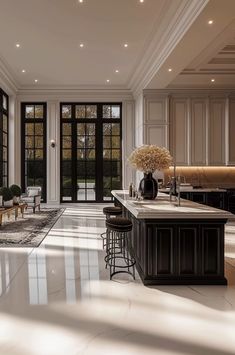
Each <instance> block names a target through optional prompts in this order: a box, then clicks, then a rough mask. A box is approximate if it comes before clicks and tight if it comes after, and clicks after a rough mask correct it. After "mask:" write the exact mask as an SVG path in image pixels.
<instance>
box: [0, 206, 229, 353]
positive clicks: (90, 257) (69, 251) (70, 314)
mask: <svg viewBox="0 0 235 355" xmlns="http://www.w3.org/2000/svg"><path fill="white" fill-rule="evenodd" d="M102 208H103V206H101V205H94V204H91V205H90V206H89V205H88V206H81V205H77V206H76V207H72V206H71V207H69V208H67V209H66V211H65V212H64V214H63V215H62V216H61V217H60V219H59V220H58V221H57V223H56V224H55V225H54V227H53V228H52V230H51V231H50V233H49V234H48V236H47V237H46V238H45V240H44V241H43V243H42V245H41V246H40V247H39V248H34V249H29V248H27V249H24V248H20V249H17V248H2V249H0V295H1V298H0V312H1V317H0V354H4V355H64V354H69V355H81V354H82V355H101V354H102V355H103V354H105V355H110V354H114V355H120V354H123V355H142V354H146V355H153V354H154V355H155V354H157V355H165V354H167V355H182V354H191V355H199V354H200V355H202V354H203V355H207V354H213V355H214V354H215V355H232V354H234V353H235V337H234V329H235V278H234V275H235V249H234V245H235V223H234V222H230V223H229V224H227V225H226V277H227V279H228V286H189V287H188V286H158V287H145V286H143V284H142V282H141V281H140V279H139V277H137V279H136V281H133V280H132V278H129V277H128V276H127V275H119V276H118V278H115V279H114V281H110V280H109V272H108V270H106V269H105V267H104V261H103V257H104V251H103V250H102V241H101V239H100V237H99V234H100V232H101V231H104V218H103V215H102ZM227 232H228V233H227ZM227 256H228V257H227Z"/></svg>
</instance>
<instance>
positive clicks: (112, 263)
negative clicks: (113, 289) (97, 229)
mask: <svg viewBox="0 0 235 355" xmlns="http://www.w3.org/2000/svg"><path fill="white" fill-rule="evenodd" d="M106 227H107V240H106V257H105V261H106V265H109V268H110V280H111V279H112V277H113V276H114V275H116V274H119V273H127V274H130V275H132V277H133V278H134V279H135V263H136V261H135V259H134V257H133V256H132V255H131V254H130V246H131V243H130V233H129V232H130V231H131V230H132V222H131V221H130V220H129V219H127V218H123V217H116V218H109V219H107V220H106ZM131 269H132V272H131Z"/></svg>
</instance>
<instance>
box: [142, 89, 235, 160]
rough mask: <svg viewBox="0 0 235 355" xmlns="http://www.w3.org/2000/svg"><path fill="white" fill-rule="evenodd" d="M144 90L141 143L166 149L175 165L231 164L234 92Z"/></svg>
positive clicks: (234, 142)
mask: <svg viewBox="0 0 235 355" xmlns="http://www.w3.org/2000/svg"><path fill="white" fill-rule="evenodd" d="M164 93H165V94H163V91H160V90H159V91H158V90H150V92H148V90H146V91H145V92H144V101H145V105H144V119H143V121H144V125H143V127H144V143H145V144H156V145H159V146H164V147H166V148H168V149H170V152H171V154H172V156H173V157H174V161H175V162H176V164H177V165H178V166H226V165H235V139H234V132H235V97H234V95H235V94H234V91H233V92H231V95H229V93H228V92H225V91H221V92H213V91H206V90H205V91H203V90H200V91H190V90H189V91H186V90H183V89H182V90H175V91H174V90H173V91H171V92H170V91H168V92H167V91H164Z"/></svg>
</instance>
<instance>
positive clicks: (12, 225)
mask: <svg viewBox="0 0 235 355" xmlns="http://www.w3.org/2000/svg"><path fill="white" fill-rule="evenodd" d="M63 212H64V209H62V208H57V209H55V208H54V209H52V208H44V209H41V211H37V212H36V213H35V214H34V213H32V212H31V211H29V210H28V211H26V212H25V213H24V218H22V217H20V216H19V217H18V219H17V221H14V220H13V219H11V220H9V221H8V220H7V219H5V220H4V222H3V224H2V226H0V248H1V247H31V248H35V247H38V246H39V245H40V244H41V242H42V241H43V239H44V238H45V237H46V235H47V234H48V232H49V231H50V229H51V228H52V227H53V225H54V224H55V222H56V221H57V220H58V219H59V217H60V216H61V215H62V213H63Z"/></svg>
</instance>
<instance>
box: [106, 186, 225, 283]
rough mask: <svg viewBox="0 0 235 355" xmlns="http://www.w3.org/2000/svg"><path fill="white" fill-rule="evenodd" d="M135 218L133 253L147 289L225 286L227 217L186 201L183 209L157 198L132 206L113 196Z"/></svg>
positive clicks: (121, 195) (165, 198)
mask: <svg viewBox="0 0 235 355" xmlns="http://www.w3.org/2000/svg"><path fill="white" fill-rule="evenodd" d="M112 193H113V195H114V197H115V198H116V199H117V200H118V201H119V203H121V204H122V205H123V207H124V214H125V216H126V217H128V218H129V219H131V221H132V223H133V230H132V234H131V249H132V250H131V252H132V253H133V255H134V257H135V258H136V266H137V270H138V272H139V274H140V277H141V279H142V281H143V283H144V284H145V285H166V284H167V285H170V284H179V285H188V284H202V285H203V284H204V285H206V284H208V285H225V284H226V279H225V277H224V225H225V223H226V222H227V219H228V218H230V217H231V216H232V215H231V214H230V213H229V212H226V211H223V210H218V209H215V208H211V207H208V206H203V205H200V204H198V203H194V202H192V201H186V200H182V202H181V206H177V204H176V203H172V202H170V201H169V197H168V196H167V195H165V194H161V193H160V194H159V196H158V197H157V199H156V200H154V201H134V200H133V199H131V198H129V196H128V193H127V191H113V192H112Z"/></svg>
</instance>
